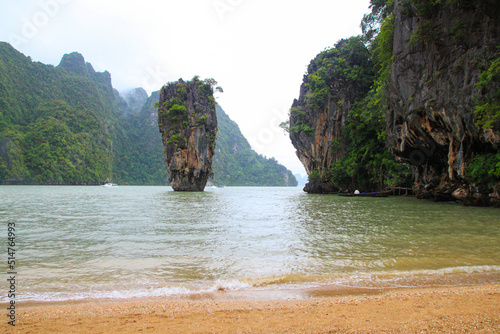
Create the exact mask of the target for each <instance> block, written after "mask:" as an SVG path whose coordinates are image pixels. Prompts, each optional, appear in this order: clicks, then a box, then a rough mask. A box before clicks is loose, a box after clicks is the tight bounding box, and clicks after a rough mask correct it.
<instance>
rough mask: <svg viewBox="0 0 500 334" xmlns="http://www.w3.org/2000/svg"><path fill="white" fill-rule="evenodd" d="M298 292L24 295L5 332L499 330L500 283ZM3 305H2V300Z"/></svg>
mask: <svg viewBox="0 0 500 334" xmlns="http://www.w3.org/2000/svg"><path fill="white" fill-rule="evenodd" d="M311 295H312V297H311V298H307V299H300V300H271V299H269V300H248V299H247V300H245V298H242V297H241V296H237V295H234V294H232V293H231V292H229V293H227V292H220V293H215V294H213V295H210V296H198V297H197V298H193V297H191V298H190V299H189V298H187V297H186V299H181V298H179V299H168V298H149V299H128V300H88V301H78V302H57V303H19V305H18V313H17V325H16V326H15V327H12V326H9V325H7V324H6V321H4V323H3V324H2V332H4V333H86V334H90V333H416V332H419V333H420V332H424V333H471V332H473V333H498V332H500V284H499V285H480V286H459V287H436V288H412V289H391V290H377V291H374V292H372V293H364V292H363V291H358V292H357V293H355V294H349V295H340V296H332V294H331V293H330V292H329V291H328V290H324V291H315V292H314V293H312V294H311ZM3 306H5V305H2V308H4V307H3Z"/></svg>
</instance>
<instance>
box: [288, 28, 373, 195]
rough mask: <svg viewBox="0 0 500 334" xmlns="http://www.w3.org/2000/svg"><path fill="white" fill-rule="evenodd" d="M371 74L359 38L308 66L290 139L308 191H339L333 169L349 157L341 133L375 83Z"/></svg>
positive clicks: (292, 112)
mask: <svg viewBox="0 0 500 334" xmlns="http://www.w3.org/2000/svg"><path fill="white" fill-rule="evenodd" d="M371 69H372V67H371V62H370V60H369V57H368V50H367V49H366V48H365V46H364V44H363V43H362V42H361V40H360V39H359V38H357V37H354V38H351V39H349V40H341V41H340V42H339V43H337V44H336V45H335V47H334V48H331V49H327V50H325V51H323V52H321V53H320V54H318V55H317V56H316V58H315V59H313V60H312V61H311V63H310V64H309V66H308V71H307V74H306V75H304V79H303V83H302V85H301V87H300V96H299V99H298V100H297V99H295V100H294V101H293V104H292V108H291V109H290V120H289V134H290V140H291V141H292V144H293V146H294V147H295V149H296V150H297V151H296V154H297V156H298V158H299V159H300V161H301V162H302V164H303V165H304V167H305V170H306V172H307V174H308V175H309V182H308V183H307V184H306V186H305V187H304V191H306V192H308V193H332V192H338V190H339V189H338V188H337V187H336V186H335V184H334V183H333V181H332V174H331V168H332V164H334V163H335V162H337V161H338V160H339V159H341V158H342V157H343V156H344V153H345V146H346V143H345V141H344V138H343V136H342V131H343V129H344V126H345V124H346V121H347V119H348V115H349V112H350V111H351V109H352V107H353V104H354V103H355V102H356V101H357V100H358V99H359V98H360V97H363V96H364V95H365V94H366V93H367V92H368V90H369V87H370V85H371V84H372V80H373V73H372V70H371Z"/></svg>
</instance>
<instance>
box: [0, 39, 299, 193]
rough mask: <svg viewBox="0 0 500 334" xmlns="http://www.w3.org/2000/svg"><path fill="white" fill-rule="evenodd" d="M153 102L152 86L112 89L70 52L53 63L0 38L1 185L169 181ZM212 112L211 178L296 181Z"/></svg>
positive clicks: (105, 76)
mask: <svg viewBox="0 0 500 334" xmlns="http://www.w3.org/2000/svg"><path fill="white" fill-rule="evenodd" d="M158 88H160V87H158ZM158 100H159V93H158V91H156V92H153V93H152V94H151V95H150V96H148V94H147V92H146V91H145V90H144V89H142V88H135V89H132V90H128V91H126V92H118V91H117V90H116V89H114V88H113V86H112V84H111V74H110V73H109V72H102V73H101V72H96V71H95V70H94V68H93V67H92V65H91V64H90V63H87V62H85V59H84V57H83V56H82V55H81V54H79V53H77V52H74V53H70V54H66V55H64V56H63V58H62V60H61V62H60V64H59V65H58V66H55V67H54V66H51V65H45V64H42V63H39V62H33V61H32V60H31V58H30V57H26V56H25V55H23V54H22V53H20V52H19V51H17V50H15V49H14V48H13V47H12V46H11V45H9V44H8V43H4V42H0V184H53V185H54V184H55V185H57V184H65V185H70V184H74V185H93V184H101V183H103V182H104V181H106V180H112V182H114V183H118V184H121V185H125V184H134V185H165V184H168V182H167V172H166V168H165V164H164V158H163V145H162V141H161V135H160V133H159V131H158V120H157V118H158V112H157V110H156V109H155V108H154V104H155V103H156V102H158ZM217 116H218V117H219V119H220V120H221V121H220V122H219V135H218V138H217V142H216V146H217V150H216V152H215V156H214V162H213V171H214V178H213V179H212V180H211V181H210V182H211V183H212V184H216V185H218V184H220V185H226V186H232V185H234V186H250V185H251V186H296V185H297V181H296V179H295V177H294V176H293V174H292V172H291V171H289V170H287V169H286V168H285V167H284V166H282V165H280V164H279V163H278V162H277V161H276V160H274V159H267V158H265V157H263V156H261V155H258V154H257V153H256V152H255V151H253V150H252V149H251V148H250V145H248V142H247V141H246V139H245V138H244V137H243V135H241V132H240V131H239V129H238V126H237V125H236V123H234V122H233V121H231V120H230V119H229V117H228V116H227V115H226V114H225V113H224V111H223V110H222V109H221V108H220V106H217Z"/></svg>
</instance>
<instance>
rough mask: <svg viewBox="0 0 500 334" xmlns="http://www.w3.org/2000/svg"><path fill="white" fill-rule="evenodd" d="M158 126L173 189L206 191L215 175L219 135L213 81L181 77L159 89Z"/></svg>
mask: <svg viewBox="0 0 500 334" xmlns="http://www.w3.org/2000/svg"><path fill="white" fill-rule="evenodd" d="M158 126H159V129H160V132H161V134H162V141H163V145H164V147H165V165H166V167H167V171H168V175H169V179H170V182H171V185H172V188H173V189H174V190H177V191H203V190H204V189H205V185H206V183H207V179H208V178H209V177H210V176H211V175H212V157H213V155H214V149H215V139H216V135H217V116H216V112H215V99H214V97H213V88H212V84H211V83H210V82H207V80H205V81H201V80H199V79H197V78H196V77H195V78H194V79H193V80H191V81H188V82H185V81H183V80H182V79H179V81H177V82H174V83H169V84H167V85H165V86H163V88H162V89H161V91H160V100H159V105H158Z"/></svg>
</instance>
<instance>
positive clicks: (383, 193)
mask: <svg viewBox="0 0 500 334" xmlns="http://www.w3.org/2000/svg"><path fill="white" fill-rule="evenodd" d="M393 190H394V189H391V190H387V191H377V192H371V193H367V192H353V193H338V195H339V196H345V197H388V196H389V195H390V194H391V193H392V192H393Z"/></svg>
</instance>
